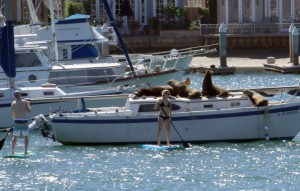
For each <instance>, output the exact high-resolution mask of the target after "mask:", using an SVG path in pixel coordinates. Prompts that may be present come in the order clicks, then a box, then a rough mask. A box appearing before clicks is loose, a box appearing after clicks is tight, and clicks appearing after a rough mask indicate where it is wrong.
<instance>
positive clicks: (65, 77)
mask: <svg viewBox="0 0 300 191" xmlns="http://www.w3.org/2000/svg"><path fill="white" fill-rule="evenodd" d="M49 78H50V79H49V81H48V82H49V83H52V84H56V85H68V84H86V83H87V84H89V83H95V82H111V81H112V80H113V79H115V78H116V76H115V74H114V71H113V70H112V69H111V68H106V69H102V68H88V69H84V70H72V71H71V70H67V71H66V70H61V71H55V72H51V73H50V77H49Z"/></svg>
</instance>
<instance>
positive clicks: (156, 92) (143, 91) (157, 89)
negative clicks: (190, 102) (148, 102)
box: [134, 86, 176, 97]
mask: <svg viewBox="0 0 300 191" xmlns="http://www.w3.org/2000/svg"><path fill="white" fill-rule="evenodd" d="M163 90H169V91H170V93H171V95H172V96H176V91H175V90H174V89H173V88H172V87H171V86H153V87H149V88H139V89H136V91H135V92H134V95H136V96H137V97H142V96H155V97H160V96H161V92H162V91H163Z"/></svg>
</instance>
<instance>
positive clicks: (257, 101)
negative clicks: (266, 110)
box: [243, 90, 269, 106]
mask: <svg viewBox="0 0 300 191" xmlns="http://www.w3.org/2000/svg"><path fill="white" fill-rule="evenodd" d="M243 92H244V94H246V95H247V96H248V97H249V98H250V100H251V101H252V103H253V104H254V105H255V106H268V104H269V100H268V99H267V98H265V97H264V96H262V95H260V94H259V93H257V92H255V91H252V90H244V91H243Z"/></svg>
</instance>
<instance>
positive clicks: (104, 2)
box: [103, 0, 137, 79]
mask: <svg viewBox="0 0 300 191" xmlns="http://www.w3.org/2000/svg"><path fill="white" fill-rule="evenodd" d="M103 5H104V8H105V11H106V13H107V16H108V18H109V24H110V25H111V26H112V27H113V28H114V30H115V33H116V35H117V38H118V40H119V43H120V45H121V48H122V50H123V52H124V54H125V57H126V60H127V62H128V64H129V66H130V69H131V71H132V74H133V76H134V78H135V79H137V76H136V73H135V71H134V68H133V66H132V63H131V60H130V58H129V55H128V52H127V48H126V46H125V43H124V41H123V39H122V37H121V34H120V32H119V30H118V27H117V25H116V21H115V19H114V17H113V15H112V12H111V10H110V7H109V4H108V2H107V0H103Z"/></svg>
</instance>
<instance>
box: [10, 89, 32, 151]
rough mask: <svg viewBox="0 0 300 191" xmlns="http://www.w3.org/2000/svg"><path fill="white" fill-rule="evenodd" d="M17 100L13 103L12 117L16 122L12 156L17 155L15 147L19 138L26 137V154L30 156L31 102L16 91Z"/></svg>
mask: <svg viewBox="0 0 300 191" xmlns="http://www.w3.org/2000/svg"><path fill="white" fill-rule="evenodd" d="M14 96H15V100H14V101H13V102H12V103H11V115H12V118H13V120H14V122H15V124H14V128H13V139H12V147H11V154H12V155H13V154H15V146H16V143H17V138H18V137H24V147H25V150H24V154H25V155H26V154H28V152H27V149H28V142H29V140H28V134H29V128H28V119H27V114H28V113H29V112H30V111H31V108H30V102H29V101H26V100H23V99H22V98H21V92H20V91H19V90H16V91H15V92H14Z"/></svg>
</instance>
